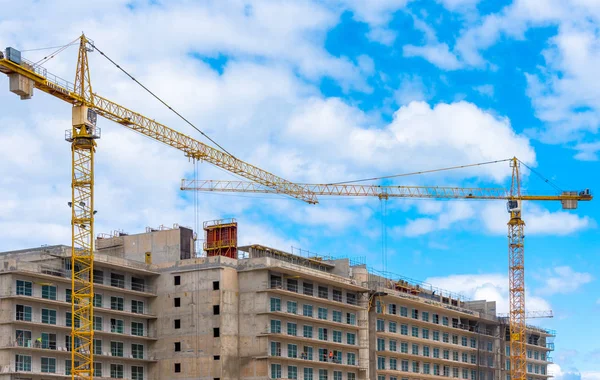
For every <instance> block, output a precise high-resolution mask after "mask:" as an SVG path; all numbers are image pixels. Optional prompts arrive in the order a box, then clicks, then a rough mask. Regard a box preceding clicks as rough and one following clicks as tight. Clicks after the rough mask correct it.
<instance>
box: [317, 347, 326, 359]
mask: <svg viewBox="0 0 600 380" xmlns="http://www.w3.org/2000/svg"><path fill="white" fill-rule="evenodd" d="M319 361H320V362H326V361H327V349H326V348H319Z"/></svg>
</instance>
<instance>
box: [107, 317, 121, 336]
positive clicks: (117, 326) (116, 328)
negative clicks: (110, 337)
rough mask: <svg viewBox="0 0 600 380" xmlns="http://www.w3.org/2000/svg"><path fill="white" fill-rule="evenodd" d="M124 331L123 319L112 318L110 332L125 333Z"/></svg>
mask: <svg viewBox="0 0 600 380" xmlns="http://www.w3.org/2000/svg"><path fill="white" fill-rule="evenodd" d="M123 331H124V328H123V320H122V319H115V318H111V319H110V332H112V333H118V334H123Z"/></svg>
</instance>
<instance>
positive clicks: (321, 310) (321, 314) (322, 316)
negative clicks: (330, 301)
mask: <svg viewBox="0 0 600 380" xmlns="http://www.w3.org/2000/svg"><path fill="white" fill-rule="evenodd" d="M318 316H319V319H327V309H326V308H324V307H320V308H319V315H318Z"/></svg>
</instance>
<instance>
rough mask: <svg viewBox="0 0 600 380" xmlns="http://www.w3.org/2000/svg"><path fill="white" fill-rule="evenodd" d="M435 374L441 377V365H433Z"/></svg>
mask: <svg viewBox="0 0 600 380" xmlns="http://www.w3.org/2000/svg"><path fill="white" fill-rule="evenodd" d="M433 374H434V375H435V376H439V375H440V365H439V364H434V365H433Z"/></svg>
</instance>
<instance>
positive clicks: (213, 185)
mask: <svg viewBox="0 0 600 380" xmlns="http://www.w3.org/2000/svg"><path fill="white" fill-rule="evenodd" d="M510 162H511V167H512V178H511V187H510V189H508V190H506V189H502V188H464V187H438V186H377V185H353V184H333V185H332V184H303V185H300V186H303V187H304V188H305V189H306V190H308V191H310V192H311V193H313V194H315V195H317V196H320V195H327V196H332V195H334V196H335V195H339V196H359V197H360V196H374V197H378V198H379V199H389V198H417V199H483V200H494V199H503V200H507V201H518V202H520V201H523V200H531V201H590V200H592V196H591V195H590V194H586V193H583V194H581V193H577V192H564V193H562V194H559V195H523V194H521V178H520V173H519V161H518V160H517V158H516V157H514V158H512V159H511V160H510ZM181 190H195V191H208V192H210V191H215V192H230V193H235V192H245V193H278V191H277V190H275V189H273V188H269V187H266V186H263V185H261V184H257V183H251V182H244V181H212V180H185V179H184V180H182V182H181ZM519 206H520V205H519ZM524 228H525V222H524V221H523V220H522V219H521V210H520V208H519V207H517V208H515V209H513V210H511V211H510V220H509V222H508V247H509V248H508V256H509V257H508V258H509V288H510V313H509V320H510V331H511V334H510V362H511V379H512V380H526V378H527V372H526V365H527V363H526V360H527V357H526V348H525V343H526V339H527V336H526V328H527V326H526V323H525V319H526V317H527V315H526V314H525V261H524V259H525V251H524V245H523V242H524V237H525V233H524ZM373 299H374V298H373V297H372V298H371V299H370V302H369V309H370V308H371V307H372V301H373Z"/></svg>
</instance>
